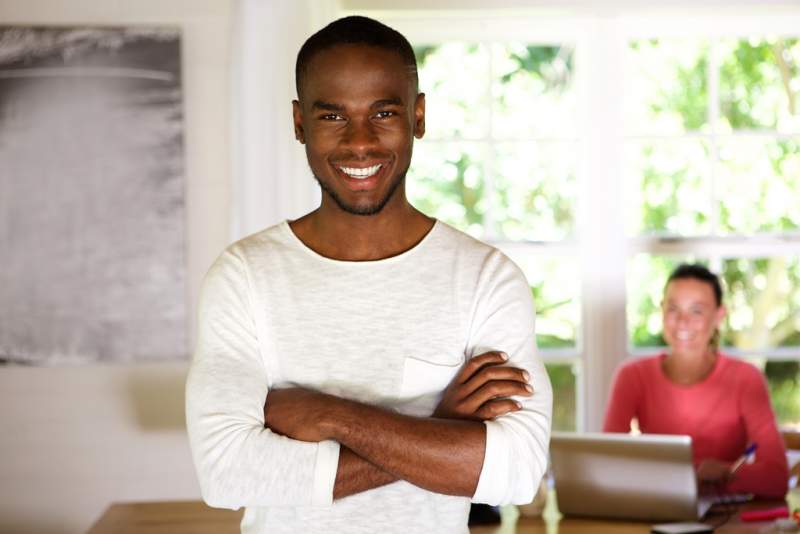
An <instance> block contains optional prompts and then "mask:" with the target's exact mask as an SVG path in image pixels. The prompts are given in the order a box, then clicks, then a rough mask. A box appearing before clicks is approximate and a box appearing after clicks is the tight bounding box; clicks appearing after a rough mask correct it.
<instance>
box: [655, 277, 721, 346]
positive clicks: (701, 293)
mask: <svg viewBox="0 0 800 534" xmlns="http://www.w3.org/2000/svg"><path fill="white" fill-rule="evenodd" d="M661 310H662V320H663V323H664V339H665V340H666V342H667V344H668V345H669V346H670V347H671V348H672V351H673V352H700V351H705V350H706V349H707V348H708V346H709V342H710V341H711V338H712V336H713V335H714V331H715V330H716V329H717V327H718V326H719V323H720V322H721V321H722V318H723V317H724V316H725V308H724V307H722V306H717V301H716V299H715V298H714V289H713V288H712V287H711V284H709V283H707V282H703V281H700V280H696V279H694V278H681V279H677V280H673V281H672V282H670V283H669V285H668V286H667V289H666V291H665V292H664V302H663V304H662V305H661Z"/></svg>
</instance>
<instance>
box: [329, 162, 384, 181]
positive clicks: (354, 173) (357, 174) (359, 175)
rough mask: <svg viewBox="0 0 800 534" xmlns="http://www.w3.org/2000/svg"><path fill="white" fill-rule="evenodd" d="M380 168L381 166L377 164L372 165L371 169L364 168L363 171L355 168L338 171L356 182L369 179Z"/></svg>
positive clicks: (344, 168) (341, 168)
mask: <svg viewBox="0 0 800 534" xmlns="http://www.w3.org/2000/svg"><path fill="white" fill-rule="evenodd" d="M381 166H382V164H381V163H378V164H377V165H373V166H372V167H364V168H363V169H357V168H356V167H339V170H341V171H342V172H343V173H345V174H346V175H347V176H349V177H350V178H355V179H356V180H363V179H365V178H369V177H370V176H372V175H374V174H375V173H376V172H378V170H380V168H381Z"/></svg>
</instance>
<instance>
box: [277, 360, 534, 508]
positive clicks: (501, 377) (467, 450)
mask: <svg viewBox="0 0 800 534" xmlns="http://www.w3.org/2000/svg"><path fill="white" fill-rule="evenodd" d="M507 359H508V356H507V355H505V354H503V353H500V352H488V353H485V354H482V355H480V356H476V357H474V358H472V359H471V360H469V361H468V362H467V363H466V364H465V365H464V367H463V368H462V370H461V371H460V372H459V373H458V375H457V376H456V377H455V378H454V379H453V381H452V383H451V384H450V386H449V387H448V388H447V390H446V391H445V392H444V396H443V398H442V400H441V401H440V402H439V405H438V406H437V408H436V411H435V412H434V414H433V417H426V418H420V417H411V416H406V415H401V414H397V413H394V412H390V411H388V410H384V409H382V408H377V407H374V406H370V405H368V404H362V403H358V402H353V401H348V400H344V399H340V398H338V397H335V396H333V395H326V394H324V393H319V392H316V391H312V390H308V389H302V388H290V389H283V390H273V391H271V392H270V393H269V395H268V396H267V402H266V403H265V405H264V420H265V422H266V426H267V427H269V428H270V429H272V430H273V431H275V432H277V433H279V434H282V435H285V436H288V437H290V438H293V439H298V440H301V441H310V442H320V441H324V440H335V441H337V442H339V443H340V444H341V445H342V448H341V449H340V453H339V462H338V468H337V471H336V479H335V482H334V487H333V498H334V499H338V498H342V497H346V496H348V495H352V494H354V493H359V492H362V491H366V490H369V489H372V488H375V487H378V486H382V485H384V484H388V483H390V482H394V481H396V480H398V479H402V480H406V481H407V482H410V483H412V484H414V485H416V486H419V487H421V488H424V489H427V490H430V491H434V492H437V493H444V494H448V495H460V496H465V497H471V496H473V495H474V494H475V490H476V488H477V485H478V479H479V477H480V472H481V467H482V466H483V458H484V454H485V442H486V430H485V426H484V425H483V423H482V421H483V420H486V419H492V418H494V417H499V416H502V415H504V414H507V413H511V412H516V411H519V410H520V409H521V408H522V405H521V404H520V403H519V402H517V401H515V400H512V399H510V398H509V397H512V396H524V397H528V396H530V395H532V394H533V388H532V387H531V386H530V385H529V384H528V381H529V380H530V377H529V374H528V372H527V371H525V370H523V369H519V368H514V367H504V366H502V367H501V365H502V364H503V363H505V362H506V361H507Z"/></svg>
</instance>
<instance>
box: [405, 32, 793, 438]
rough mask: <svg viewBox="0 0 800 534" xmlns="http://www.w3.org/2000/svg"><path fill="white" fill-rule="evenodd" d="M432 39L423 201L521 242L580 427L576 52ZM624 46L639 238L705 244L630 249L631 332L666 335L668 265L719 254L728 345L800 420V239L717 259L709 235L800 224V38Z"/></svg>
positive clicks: (473, 228) (417, 188) (658, 343)
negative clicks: (678, 250)
mask: <svg viewBox="0 0 800 534" xmlns="http://www.w3.org/2000/svg"><path fill="white" fill-rule="evenodd" d="M415 51H416V53H417V57H418V60H419V69H420V84H421V90H422V91H423V92H425V93H426V97H427V133H426V136H425V138H424V139H423V140H422V141H421V142H418V143H416V145H415V148H414V150H415V155H414V159H413V163H412V168H411V170H410V172H409V176H410V179H409V182H408V192H409V197H410V199H411V201H412V202H413V203H414V204H415V205H416V206H417V207H419V208H420V209H422V210H423V211H425V212H426V213H428V214H430V215H433V216H435V217H437V218H439V219H440V220H442V221H444V222H446V223H449V224H451V225H453V226H455V227H457V228H460V229H462V230H464V231H466V232H468V233H470V234H472V235H474V236H475V237H478V238H481V239H484V240H487V241H489V242H493V243H494V244H496V245H497V246H499V247H500V248H501V249H504V250H505V249H506V247H505V246H504V245H506V244H508V243H513V244H514V245H515V246H514V247H511V248H509V249H508V250H506V252H507V253H508V254H509V255H510V256H511V257H512V259H514V261H515V262H516V263H517V264H518V265H520V267H521V268H522V269H523V271H524V272H525V274H526V276H527V277H528V280H529V282H530V284H531V291H532V294H533V297H534V301H535V303H536V307H537V314H538V317H537V336H536V339H537V344H538V346H539V347H540V349H541V352H542V355H543V357H544V359H545V360H546V361H547V364H548V365H547V369H548V373H549V374H550V377H551V380H552V382H553V385H554V391H555V396H556V398H555V406H556V407H557V409H556V410H557V411H556V412H555V414H554V425H555V427H556V428H560V429H572V428H575V421H576V415H575V406H576V402H575V399H576V392H577V388H578V387H580V386H579V383H580V380H579V379H578V378H579V375H580V373H579V368H580V352H581V348H580V344H581V342H580V338H581V324H580V302H581V296H580V294H579V289H578V287H579V285H580V284H579V282H580V281H579V274H578V273H579V269H578V265H577V263H576V260H575V258H574V256H564V255H561V256H559V255H557V254H555V253H553V254H551V253H549V251H548V250H549V249H548V244H557V243H561V244H564V243H566V244H570V243H574V237H575V235H574V234H575V217H576V211H577V195H578V191H577V179H576V172H577V171H576V161H575V156H574V154H576V153H577V150H576V147H577V138H578V133H577V118H576V116H575V110H576V108H577V102H576V99H577V91H576V88H575V83H574V79H575V75H574V50H573V48H572V47H571V46H568V45H556V46H538V45H536V46H535V45H529V44H523V43H490V44H486V43H469V42H448V43H445V44H441V45H435V46H420V47H417V48H416V50H415ZM625 59H626V72H627V73H628V74H629V76H628V77H627V78H626V80H625V87H626V93H625V94H624V99H623V100H624V102H623V104H624V112H625V116H624V119H625V125H626V130H625V131H626V136H625V143H624V154H625V156H624V171H625V176H626V187H625V195H626V198H627V205H628V206H629V207H630V210H629V212H628V213H627V219H626V226H627V231H628V235H629V236H630V237H631V238H633V239H639V238H640V237H645V238H647V237H648V236H655V237H656V238H659V237H664V238H668V239H669V240H671V241H672V242H685V243H687V250H689V249H693V250H694V252H692V253H688V252H687V254H685V255H683V256H680V257H678V256H664V255H659V254H637V255H634V256H633V257H631V258H630V261H629V267H628V273H627V280H628V291H627V296H626V297H627V303H628V306H627V308H628V312H627V313H628V332H629V335H630V341H631V345H632V347H634V349H637V350H650V351H657V350H659V349H658V347H662V346H663V339H662V338H661V334H660V332H661V317H660V302H661V294H662V290H663V283H664V281H665V280H666V277H667V276H668V274H669V272H670V270H671V269H672V268H673V267H674V266H675V265H677V264H678V263H679V262H680V261H686V260H691V261H702V262H705V263H708V264H709V265H710V266H711V267H712V269H713V270H715V271H717V272H719V273H721V275H722V278H723V280H724V284H725V289H726V297H725V298H726V305H727V307H728V310H729V315H728V317H727V319H726V324H725V328H724V330H723V338H722V342H723V346H725V347H728V348H732V349H734V351H735V352H736V353H738V354H742V355H743V356H745V357H747V358H748V359H750V360H751V361H753V362H754V363H756V364H757V365H759V366H760V367H761V368H762V369H764V370H765V374H766V376H767V379H768V383H769V387H770V390H771V394H772V399H773V404H774V406H775V408H776V411H777V414H778V417H779V420H780V421H781V422H782V423H787V422H798V421H800V388H799V387H798V382H799V381H800V375H799V374H798V371H799V370H800V366H798V363H797V359H796V358H798V359H800V334H798V331H800V328H799V326H800V253H794V252H790V253H788V254H787V253H786V251H785V250H782V251H781V252H780V253H778V254H768V255H767V257H754V256H753V255H752V254H748V253H746V251H744V250H743V252H742V255H741V256H736V255H735V254H734V255H733V256H730V257H721V256H717V257H711V256H709V255H708V254H702V253H701V254H697V253H696V249H697V246H696V245H697V243H701V245H702V242H703V240H704V239H718V238H725V237H731V236H744V237H747V238H748V239H752V240H758V239H759V236H765V235H768V236H774V235H775V234H778V235H798V234H800V209H798V207H800V113H799V112H798V108H799V107H800V40H798V39H796V38H792V39H788V38H782V39H779V38H752V39H723V40H717V41H713V42H712V41H708V40H686V39H682V40H679V39H671V40H644V41H634V42H631V43H630V46H629V48H628V51H627V56H626V58H625ZM714 96H716V98H714ZM526 247H528V248H527V249H526ZM700 248H701V249H702V246H701V247H700ZM512 249H513V250H512ZM526 250H527V251H528V252H526ZM560 250H563V248H562V249H560ZM778 349H780V350H783V352H782V353H781V354H782V356H781V359H780V360H779V359H776V357H775V354H776V350H778ZM795 349H796V351H795ZM787 350H788V351H789V352H788V354H790V357H789V358H788V359H787V357H786V354H787V352H786V351H787ZM565 351H566V353H565ZM556 354H557V357H556V356H554V355H556ZM565 354H566V355H567V358H566V360H565V358H564V355H565Z"/></svg>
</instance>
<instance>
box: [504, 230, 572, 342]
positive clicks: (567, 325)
mask: <svg viewBox="0 0 800 534" xmlns="http://www.w3.org/2000/svg"><path fill="white" fill-rule="evenodd" d="M499 246H500V248H501V250H503V252H505V253H506V254H507V255H508V256H509V257H510V258H511V259H512V260H513V261H514V263H516V264H517V265H518V266H519V267H520V269H522V272H523V273H525V277H526V278H527V279H528V283H529V284H530V286H531V292H532V293H533V302H534V304H535V306H536V343H537V345H538V346H539V348H540V349H555V348H564V347H575V346H576V345H577V332H578V329H579V327H580V290H579V287H580V283H579V282H580V278H579V274H578V262H577V260H575V259H574V258H569V257H557V256H551V257H545V256H541V255H530V254H525V253H524V252H523V251H520V249H513V250H512V249H508V248H505V247H503V246H502V244H501V245H499Z"/></svg>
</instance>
